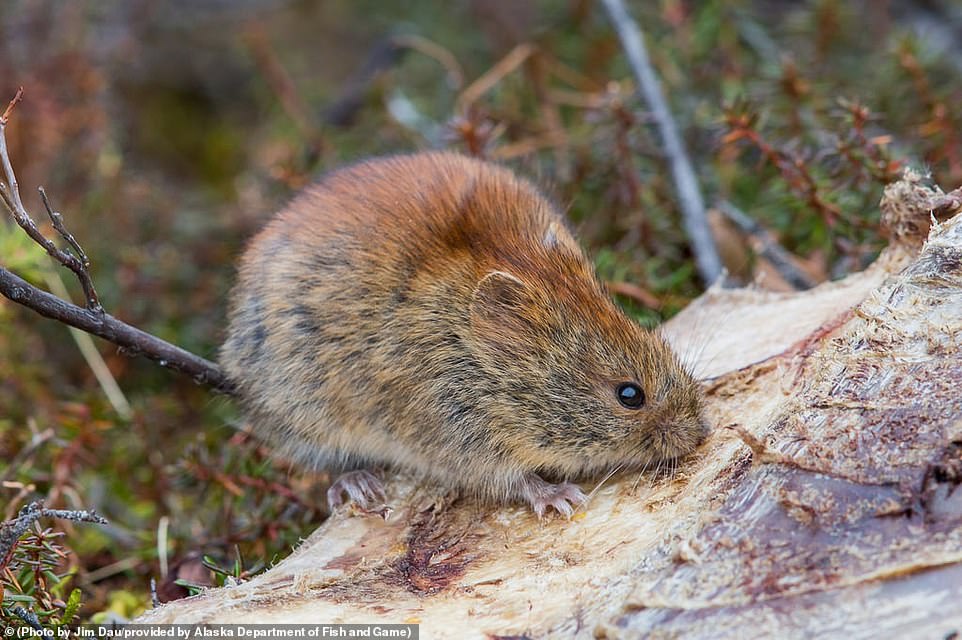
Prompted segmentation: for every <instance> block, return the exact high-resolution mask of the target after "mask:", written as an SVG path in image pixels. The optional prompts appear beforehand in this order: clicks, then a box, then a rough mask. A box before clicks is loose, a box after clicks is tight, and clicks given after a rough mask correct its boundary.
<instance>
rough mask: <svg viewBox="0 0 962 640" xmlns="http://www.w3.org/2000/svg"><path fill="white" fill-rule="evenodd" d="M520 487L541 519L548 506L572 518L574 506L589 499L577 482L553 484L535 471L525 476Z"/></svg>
mask: <svg viewBox="0 0 962 640" xmlns="http://www.w3.org/2000/svg"><path fill="white" fill-rule="evenodd" d="M520 489H521V497H522V498H524V500H525V501H526V502H527V503H528V504H530V505H531V508H532V509H534V512H535V513H536V514H538V519H539V520H540V519H541V518H543V517H544V512H545V510H546V509H547V508H548V507H552V508H553V509H554V510H555V511H557V512H558V513H560V514H561V515H563V516H564V517H566V518H571V516H572V514H574V512H575V509H574V508H575V507H577V506H578V505H579V504H582V503H583V502H584V501H585V500H587V499H588V498H587V496H585V494H584V493H582V492H581V488H580V487H579V486H578V485H576V484H571V483H570V482H563V483H561V484H551V483H550V482H545V481H544V480H542V479H541V478H539V477H538V476H536V475H535V474H533V473H529V474H528V475H526V476H525V477H524V480H522V482H521V487H520Z"/></svg>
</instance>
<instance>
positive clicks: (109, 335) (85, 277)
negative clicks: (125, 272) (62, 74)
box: [0, 87, 231, 393]
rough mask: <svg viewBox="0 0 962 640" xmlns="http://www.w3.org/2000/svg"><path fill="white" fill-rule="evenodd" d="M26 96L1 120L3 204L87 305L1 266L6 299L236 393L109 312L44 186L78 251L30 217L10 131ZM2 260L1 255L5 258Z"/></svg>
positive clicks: (68, 237) (212, 369)
mask: <svg viewBox="0 0 962 640" xmlns="http://www.w3.org/2000/svg"><path fill="white" fill-rule="evenodd" d="M22 97H23V88H22V87H21V88H20V90H18V91H17V95H16V96H15V97H14V99H13V100H11V101H10V104H9V105H8V106H7V108H6V110H5V111H4V112H3V115H2V116H0V165H2V167H3V173H4V177H5V182H0V201H2V202H3V204H4V205H5V206H6V208H7V209H8V210H9V211H10V213H11V215H12V216H13V217H14V219H15V220H16V222H17V224H18V225H19V226H20V228H22V229H23V230H24V231H25V232H26V233H27V235H28V236H30V238H31V239H32V240H33V241H34V242H36V243H37V244H38V245H40V246H41V247H43V249H44V250H45V251H46V252H47V253H48V254H49V255H50V256H51V257H52V258H53V259H54V260H56V261H57V262H59V263H60V264H61V265H63V266H65V267H67V268H68V269H70V270H71V271H73V272H74V274H75V275H76V276H77V280H78V281H79V282H80V285H81V287H82V288H83V291H84V297H85V298H86V301H87V306H86V308H82V307H78V306H76V305H74V304H71V303H70V302H67V301H65V300H63V299H61V298H58V297H57V296H55V295H53V294H51V293H48V292H46V291H43V290H42V289H38V288H37V287H35V286H33V285H32V284H30V283H29V282H27V281H26V280H23V279H22V278H20V277H19V276H17V275H16V274H14V273H12V272H10V271H8V270H6V269H4V268H3V267H0V294H2V295H3V296H4V297H6V298H8V299H9V300H12V301H13V302H16V303H17V304H20V305H23V306H25V307H27V308H28V309H32V310H33V311H36V312H37V313H39V314H40V315H42V316H45V317H47V318H50V319H52V320H58V321H60V322H62V323H64V324H66V325H69V326H71V327H74V328H76V329H80V330H82V331H86V332H87V333H92V334H93V335H96V336H99V337H101V338H103V339H104V340H107V341H109V342H112V343H114V344H115V345H117V346H118V347H120V349H121V350H122V351H123V352H124V353H126V354H128V355H143V356H145V357H147V358H149V359H151V360H153V361H155V362H156V363H158V364H159V365H161V366H162V367H167V368H169V369H173V370H175V371H180V372H182V373H186V374H187V375H189V376H191V377H192V378H193V379H194V380H195V381H196V382H198V383H200V384H207V385H210V386H211V387H213V388H214V389H216V390H218V391H221V392H224V393H230V392H231V385H230V383H229V382H228V381H227V379H226V378H225V376H224V374H223V373H222V372H221V370H220V368H219V367H218V366H217V365H216V364H214V363H213V362H210V361H208V360H205V359H204V358H201V357H199V356H196V355H194V354H192V353H190V352H188V351H185V350H184V349H181V348H180V347H177V346H175V345H172V344H170V343H169V342H166V341H164V340H161V339H160V338H158V337H156V336H153V335H151V334H149V333H147V332H145V331H141V330H140V329H137V328H136V327H132V326H130V325H129V324H126V323H125V322H122V321H121V320H118V319H117V318H115V317H113V316H111V315H110V314H108V313H106V312H104V310H103V307H101V305H100V301H99V299H98V297H97V291H96V289H95V288H94V284H93V280H92V279H91V277H90V261H89V260H88V259H87V256H86V254H85V253H84V251H83V249H82V248H81V246H80V243H79V242H77V240H76V238H74V236H73V235H72V234H70V232H69V231H67V228H66V227H65V226H64V223H63V217H62V216H61V214H60V213H59V212H57V211H54V209H53V208H52V207H51V205H50V201H49V199H48V198H47V194H46V192H44V190H43V187H41V188H40V189H39V191H40V197H41V200H42V201H43V205H44V208H45V209H46V211H47V215H48V216H49V217H50V221H51V224H52V225H53V228H54V230H55V231H56V232H57V233H58V234H60V236H61V237H62V238H63V239H64V240H65V241H66V242H67V244H68V245H70V247H71V248H72V249H73V252H71V251H70V250H65V249H61V248H59V247H58V246H57V245H56V244H55V243H54V242H53V241H52V240H49V239H48V238H46V237H45V236H44V235H43V233H41V231H40V229H39V228H38V227H37V225H36V223H35V222H34V221H33V218H32V217H31V216H30V214H29V212H28V211H27V209H26V207H24V204H23V200H22V199H21V197H20V188H19V185H18V183H17V176H16V173H15V172H14V170H13V163H12V162H11V161H10V155H9V153H8V151H7V140H6V127H7V123H8V122H9V118H10V115H11V114H12V113H13V109H14V107H15V106H16V105H17V103H19V102H20V100H21V99H22ZM0 259H2V256H0Z"/></svg>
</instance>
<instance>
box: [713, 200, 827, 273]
mask: <svg viewBox="0 0 962 640" xmlns="http://www.w3.org/2000/svg"><path fill="white" fill-rule="evenodd" d="M717 206H718V210H719V211H720V212H721V213H722V215H724V216H725V217H726V218H727V219H728V220H731V222H732V223H733V224H734V225H735V226H736V227H738V228H739V229H741V230H742V232H743V233H746V234H748V235H749V236H751V237H752V238H753V239H754V240H755V241H756V242H757V243H758V246H757V247H756V249H755V250H756V251H757V252H758V255H760V256H762V257H763V258H765V259H766V260H768V261H769V262H770V263H771V265H772V266H773V267H774V268H775V270H776V271H778V273H779V274H780V275H781V276H782V277H783V278H785V281H786V282H788V283H789V284H790V285H792V286H793V287H795V288H796V289H811V288H812V287H814V286H815V285H816V284H818V283H817V282H815V280H814V279H812V277H811V276H809V275H808V274H807V273H805V272H804V271H802V270H801V269H799V268H798V266H796V264H795V261H794V259H793V258H794V256H792V254H791V253H790V252H789V251H788V250H787V249H785V248H784V247H782V245H780V244H778V242H777V241H776V240H775V238H773V237H772V234H771V233H770V232H769V231H768V230H767V229H765V228H764V227H763V226H762V225H760V224H759V223H758V222H756V221H755V220H752V219H751V218H750V217H749V216H748V215H746V214H745V213H744V212H743V211H742V210H741V209H739V208H738V207H736V206H735V205H733V204H732V203H731V202H728V201H725V200H723V201H721V202H719V203H718V205H717Z"/></svg>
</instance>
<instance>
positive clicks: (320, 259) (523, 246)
mask: <svg viewBox="0 0 962 640" xmlns="http://www.w3.org/2000/svg"><path fill="white" fill-rule="evenodd" d="M221 362H222V364H223V366H224V368H225V370H226V372H227V374H228V376H229V377H230V379H231V380H232V381H233V382H234V383H235V384H236V385H237V388H238V390H239V393H240V396H241V398H242V400H243V402H244V404H245V405H246V408H247V410H248V412H249V414H250V419H251V420H252V423H253V425H254V429H255V430H256V431H260V432H261V433H263V434H264V439H265V440H266V441H268V442H270V443H272V444H274V445H276V447H277V448H278V449H279V451H280V453H281V454H283V455H286V456H288V457H291V458H294V459H296V460H297V461H299V462H301V463H302V464H306V465H309V466H312V467H327V466H338V467H348V468H352V467H359V466H364V465H375V466H381V465H394V466H398V467H403V468H407V469H410V470H414V471H416V472H420V473H421V474H424V475H427V476H431V477H433V478H434V479H436V480H438V481H440V482H443V483H445V484H447V485H450V486H453V487H459V488H461V489H463V490H466V491H468V492H472V493H475V494H478V495H480V496H484V497H489V498H496V499H510V498H517V497H522V498H525V499H527V500H528V501H529V502H532V504H533V505H535V507H536V509H537V508H538V505H537V504H536V498H532V496H533V495H536V496H541V497H544V495H545V492H546V491H547V492H548V493H550V490H549V489H546V488H545V487H550V488H554V487H553V485H550V484H548V483H546V482H543V481H541V480H540V479H539V478H538V476H540V477H546V478H550V479H552V480H561V479H569V478H576V477H581V476H589V475H592V474H596V473H600V472H603V471H606V470H609V469H611V468H613V467H615V466H619V465H621V466H624V467H627V468H633V467H639V468H640V467H642V466H644V465H647V464H650V463H653V462H657V461H659V460H662V459H666V458H675V457H679V456H682V455H684V454H686V453H688V452H689V451H690V450H691V449H693V448H694V447H695V446H696V445H697V444H698V442H699V441H700V440H701V439H702V438H703V436H704V434H705V427H704V424H703V421H702V418H701V408H700V396H699V392H698V388H697V383H696V382H695V381H694V380H693V379H692V377H691V376H690V375H689V373H688V372H687V371H686V370H685V369H684V368H683V367H682V366H681V365H680V364H679V362H678V359H677V358H676V357H675V355H674V353H672V351H671V349H670V348H669V347H668V346H667V344H666V343H665V342H664V341H663V340H662V339H661V338H660V337H659V336H658V335H657V334H655V333H652V332H649V331H647V330H645V329H642V328H641V327H639V326H638V325H637V324H635V323H634V322H632V321H631V320H630V319H629V318H628V317H627V316H625V314H624V313H623V312H622V311H621V310H620V309H619V308H618V307H617V306H616V305H615V304H614V303H613V302H612V301H611V299H610V298H609V297H608V295H607V293H606V291H605V289H604V286H603V285H602V284H601V283H600V282H599V281H598V280H597V278H596V277H595V275H594V270H593V268H592V265H591V263H590V262H589V260H588V259H587V258H586V257H585V255H584V253H583V252H582V251H581V249H580V248H579V246H578V244H577V242H576V241H575V239H574V238H573V237H572V235H571V234H570V232H569V231H568V229H567V228H566V227H565V225H564V223H563V222H562V219H561V217H560V216H559V215H558V213H557V212H556V211H555V210H554V209H553V207H552V206H551V205H550V204H549V203H548V202H547V200H546V199H545V198H544V197H542V195H541V194H540V193H539V192H538V191H537V190H536V189H535V188H534V187H533V186H532V185H531V184H530V183H529V182H527V181H525V180H522V179H519V178H517V177H516V176H514V175H513V174H512V173H511V172H510V171H508V170H507V169H505V168H502V167H500V166H497V165H494V164H490V163H487V162H482V161H479V160H474V159H470V158H467V157H464V156H460V155H457V154H453V153H421V154H415V155H408V156H395V157H388V158H382V159H374V160H370V161H366V162H362V163H360V164H356V165H353V166H350V167H347V168H344V169H340V170H338V171H335V172H333V173H331V174H329V175H327V176H326V177H325V178H323V179H322V180H321V181H320V182H319V183H317V184H316V185H314V186H313V187H311V188H309V189H307V190H306V191H305V192H304V193H302V194H301V195H300V196H298V197H297V198H296V199H295V200H294V201H292V202H291V203H290V204H289V205H288V206H287V207H286V208H285V209H284V210H282V211H281V212H280V213H279V214H278V215H277V216H276V217H275V218H274V219H273V220H272V221H271V222H270V223H269V224H268V225H267V227H266V228H265V229H264V230H263V231H262V232H261V233H260V235H258V236H257V237H256V238H255V240H254V241H253V242H252V244H251V245H250V247H249V248H248V250H247V252H246V253H245V254H244V257H243V259H242V261H241V264H240V270H239V277H238V281H237V284H236V286H235V289H234V292H233V299H232V306H231V310H230V322H229V329H228V338H227V340H226V342H225V344H224V346H223V348H222V350H221ZM539 483H540V484H539ZM565 486H568V485H565ZM566 499H568V500H569V501H570V498H566ZM547 504H551V505H553V506H556V507H557V505H556V504H554V503H552V502H550V501H549V502H548V503H547ZM543 508H544V504H542V509H543Z"/></svg>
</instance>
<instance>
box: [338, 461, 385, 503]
mask: <svg viewBox="0 0 962 640" xmlns="http://www.w3.org/2000/svg"><path fill="white" fill-rule="evenodd" d="M344 493H346V494H347V497H348V499H349V500H351V501H353V502H354V503H355V504H357V506H359V507H361V508H362V509H364V510H365V511H368V510H370V509H372V508H373V507H375V506H379V505H381V504H383V503H384V499H385V497H386V496H385V495H384V485H383V484H381V481H380V480H378V478H377V476H375V475H374V474H373V473H371V472H370V471H365V470H363V469H361V470H358V471H348V472H347V473H342V474H341V475H340V476H338V478H337V480H335V481H334V482H333V483H331V486H330V488H328V490H327V504H328V506H330V507H331V510H332V511H333V510H334V509H337V508H338V507H340V506H341V505H342V504H344V500H343V498H342V495H343V494H344Z"/></svg>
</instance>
